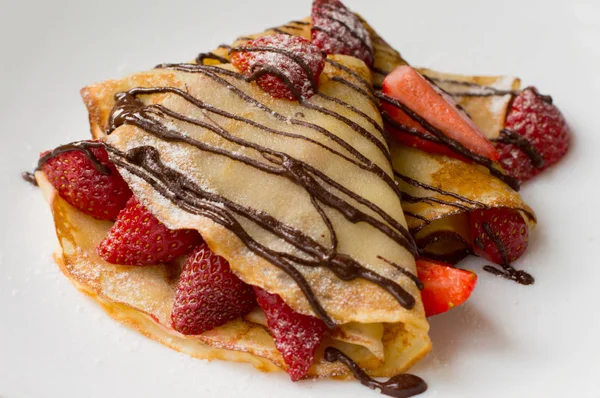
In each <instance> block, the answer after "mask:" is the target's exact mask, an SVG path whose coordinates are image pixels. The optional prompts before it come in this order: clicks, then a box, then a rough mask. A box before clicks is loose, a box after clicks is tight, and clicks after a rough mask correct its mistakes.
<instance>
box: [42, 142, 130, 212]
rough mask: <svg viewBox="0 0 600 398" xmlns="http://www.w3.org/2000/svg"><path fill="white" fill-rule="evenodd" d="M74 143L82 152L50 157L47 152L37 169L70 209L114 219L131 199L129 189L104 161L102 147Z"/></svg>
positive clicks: (71, 151)
mask: <svg viewBox="0 0 600 398" xmlns="http://www.w3.org/2000/svg"><path fill="white" fill-rule="evenodd" d="M78 144H81V145H79V146H80V147H81V148H82V150H79V149H73V150H70V151H67V152H60V153H58V154H57V155H56V156H52V157H51V156H50V155H51V153H50V152H46V153H44V154H42V162H43V164H42V165H41V169H42V171H43V172H44V174H45V175H46V177H47V178H48V180H49V181H50V183H51V184H52V185H53V186H54V188H55V189H56V190H57V191H58V194H59V195H60V197H61V198H63V199H64V200H66V201H67V202H68V203H69V204H70V205H71V206H73V207H76V208H77V209H79V210H81V211H82V212H84V213H86V214H89V215H90V216H92V217H94V218H97V219H99V220H114V219H116V218H117V216H118V214H119V211H121V209H123V208H124V207H125V204H126V203H127V201H128V200H129V198H130V197H131V195H132V193H131V190H130V189H129V187H128V186H127V183H126V182H125V180H123V177H121V175H120V174H119V172H118V171H117V169H116V167H115V165H114V164H112V163H111V162H110V161H109V160H108V154H107V153H106V149H104V147H103V146H101V145H99V143H93V142H82V143H78ZM95 145H96V146H95ZM86 152H87V155H86ZM46 158H47V159H46Z"/></svg>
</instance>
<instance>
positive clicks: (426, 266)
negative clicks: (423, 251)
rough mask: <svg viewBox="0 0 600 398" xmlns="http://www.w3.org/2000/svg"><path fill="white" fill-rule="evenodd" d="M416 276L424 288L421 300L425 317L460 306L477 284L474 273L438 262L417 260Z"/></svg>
mask: <svg viewBox="0 0 600 398" xmlns="http://www.w3.org/2000/svg"><path fill="white" fill-rule="evenodd" d="M417 274H418V276H419V279H420V280H421V282H423V286H424V288H423V290H421V298H422V299H423V306H424V307H425V315H427V316H433V315H437V314H441V313H442V312H446V311H448V310H450V309H452V308H454V307H456V306H458V305H461V304H462V303H464V302H465V301H467V299H468V298H469V296H471V293H472V292H473V289H475V285H476V284H477V275H476V274H475V273H474V272H472V271H465V270H463V269H459V268H455V267H453V266H451V265H449V264H445V263H442V262H438V261H432V260H426V259H419V260H417Z"/></svg>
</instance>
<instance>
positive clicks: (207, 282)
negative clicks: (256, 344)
mask: <svg viewBox="0 0 600 398" xmlns="http://www.w3.org/2000/svg"><path fill="white" fill-rule="evenodd" d="M255 306H256V297H255V296H254V290H252V287H251V286H250V285H247V284H246V283H244V282H243V281H242V280H241V279H240V278H238V277H237V276H236V275H235V274H234V273H233V272H231V268H230V267H229V263H228V262H227V260H225V259H224V258H223V257H220V256H217V255H216V254H215V253H213V252H212V251H211V250H210V248H209V247H208V245H207V244H206V243H204V242H203V243H201V244H200V245H199V246H197V247H196V248H194V250H193V251H192V252H191V253H190V255H189V257H188V258H187V260H186V261H185V264H184V266H183V272H182V273H181V276H180V277H179V282H178V283H177V290H176V292H175V302H174V303H173V309H172V311H171V321H172V322H173V328H174V329H175V330H177V331H178V332H180V333H182V334H185V335H196V334H201V333H204V332H206V331H208V330H211V329H214V328H216V327H218V326H221V325H224V324H226V323H227V322H229V321H232V320H234V319H236V318H239V317H241V316H243V315H245V314H247V313H248V312H250V311H252V309H253V308H254V307H255Z"/></svg>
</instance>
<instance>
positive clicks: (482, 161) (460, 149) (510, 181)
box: [376, 92, 520, 191]
mask: <svg viewBox="0 0 600 398" xmlns="http://www.w3.org/2000/svg"><path fill="white" fill-rule="evenodd" d="M376 95H377V97H378V98H379V99H381V100H382V101H385V102H386V103H388V104H390V105H393V106H395V107H396V108H398V109H400V110H402V111H403V112H404V113H406V114H407V115H408V116H409V117H410V118H411V119H412V120H414V121H415V122H417V123H419V124H420V125H421V126H422V127H423V128H424V129H425V130H427V131H428V132H429V133H431V134H433V135H435V136H436V138H438V139H439V140H440V141H441V142H442V143H443V144H444V145H445V146H446V147H447V148H449V149H451V150H452V151H454V152H456V153H458V154H460V155H462V156H465V157H467V158H469V159H471V160H472V161H473V162H475V163H477V164H479V165H482V166H484V167H486V168H487V169H488V170H489V171H490V174H491V175H493V176H494V177H496V178H498V179H499V180H500V181H502V182H504V183H505V184H507V185H508V186H510V187H511V188H512V189H514V190H515V191H518V190H519V188H520V185H519V182H518V181H517V180H516V179H515V178H513V177H511V176H509V175H507V174H504V173H503V172H502V171H501V170H499V169H497V168H496V167H494V162H492V161H491V160H490V159H488V158H486V157H484V156H481V155H478V154H476V153H474V152H472V151H471V150H469V149H467V148H466V147H465V146H464V145H462V144H461V143H460V142H458V141H456V140H454V139H452V138H450V137H448V136H446V135H445V134H444V133H443V132H442V131H441V130H439V129H438V128H436V127H434V126H433V125H432V124H430V123H429V122H428V121H427V120H425V119H423V118H422V117H421V116H419V115H418V114H416V113H415V112H414V111H412V110H411V109H410V108H409V107H407V106H406V105H404V104H403V103H401V102H400V101H398V100H396V99H395V98H392V97H390V96H388V95H386V94H383V93H381V92H377V93H376Z"/></svg>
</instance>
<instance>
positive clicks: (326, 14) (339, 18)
mask: <svg viewBox="0 0 600 398" xmlns="http://www.w3.org/2000/svg"><path fill="white" fill-rule="evenodd" d="M312 23H313V25H312V31H311V32H312V42H313V44H314V45H316V46H317V47H319V48H320V49H322V50H323V51H325V52H326V53H327V54H343V55H351V56H353V57H356V58H359V59H361V60H363V61H364V62H365V64H367V66H368V67H371V65H372V64H373V44H372V43H371V36H370V35H369V32H368V31H367V29H366V28H365V26H364V25H363V24H362V22H360V20H359V19H358V17H357V16H356V15H354V13H352V12H351V11H350V10H348V9H347V8H346V6H344V5H343V4H342V3H341V2H340V1H339V0H315V1H314V2H313V6H312Z"/></svg>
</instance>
